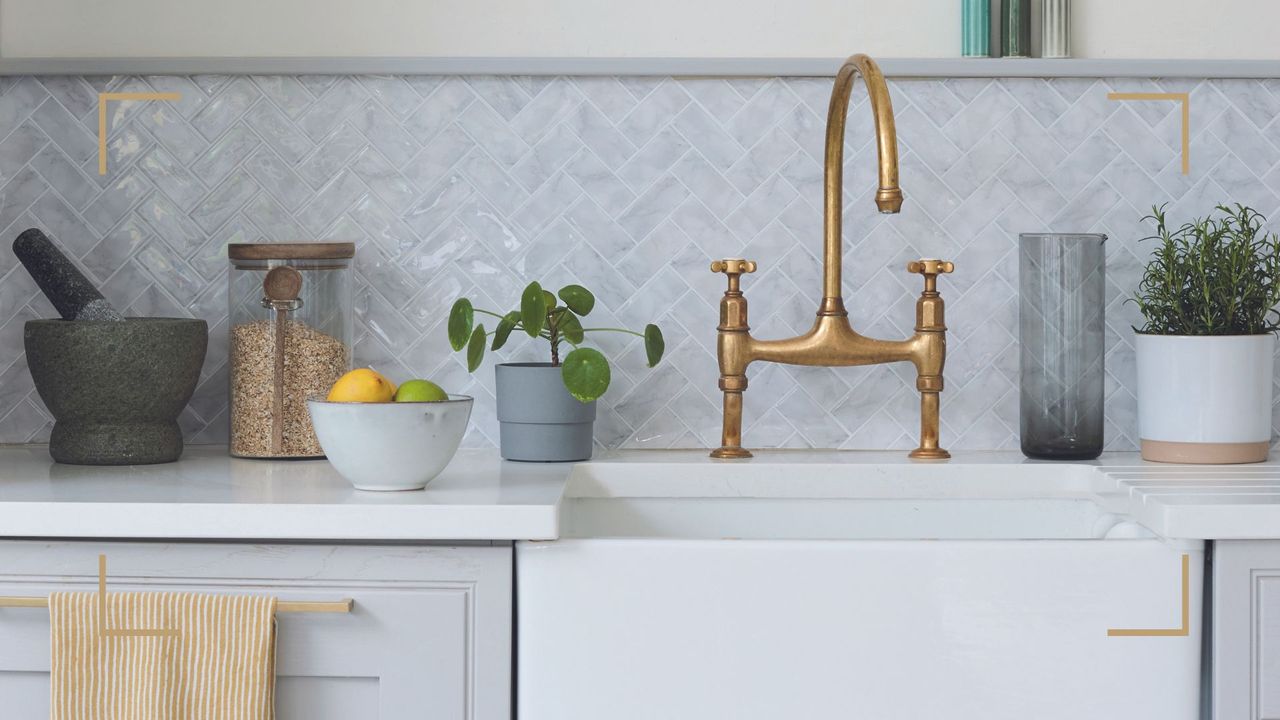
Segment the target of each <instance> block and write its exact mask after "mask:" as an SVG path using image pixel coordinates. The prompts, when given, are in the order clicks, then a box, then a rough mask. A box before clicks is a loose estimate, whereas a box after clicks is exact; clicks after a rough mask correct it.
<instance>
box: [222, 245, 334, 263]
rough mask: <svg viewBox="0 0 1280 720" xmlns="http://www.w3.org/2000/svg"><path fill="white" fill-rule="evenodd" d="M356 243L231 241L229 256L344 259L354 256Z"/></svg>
mask: <svg viewBox="0 0 1280 720" xmlns="http://www.w3.org/2000/svg"><path fill="white" fill-rule="evenodd" d="M355 254H356V244H355V243H349V242H312V243H306V242H302V243H231V244H230V245H227V257H228V258H230V259H232V260H344V259H347V258H351V257H354V256H355Z"/></svg>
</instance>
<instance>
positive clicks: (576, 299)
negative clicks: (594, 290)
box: [560, 285, 596, 317]
mask: <svg viewBox="0 0 1280 720" xmlns="http://www.w3.org/2000/svg"><path fill="white" fill-rule="evenodd" d="M560 299H561V300H563V301H564V304H565V305H566V306H568V308H569V309H570V310H572V311H574V312H576V313H578V314H579V315H582V316H584V317H585V316H586V315H588V314H590V312H591V309H592V308H594V307H595V306H596V296H595V295H592V294H591V291H590V290H588V289H586V288H584V287H582V286H581V285H565V286H564V287H562V288H560Z"/></svg>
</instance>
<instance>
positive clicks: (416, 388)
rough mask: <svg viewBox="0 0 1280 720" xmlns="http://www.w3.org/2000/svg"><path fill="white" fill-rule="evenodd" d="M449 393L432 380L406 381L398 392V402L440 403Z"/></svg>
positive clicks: (447, 397)
mask: <svg viewBox="0 0 1280 720" xmlns="http://www.w3.org/2000/svg"><path fill="white" fill-rule="evenodd" d="M448 399H449V393H447V392H445V391H444V390H443V389H442V388H441V387H440V386H439V385H437V384H435V383H433V382H431V381H430V380H406V381H404V382H403V383H401V384H400V389H399V390H396V402H440V401H441V400H448Z"/></svg>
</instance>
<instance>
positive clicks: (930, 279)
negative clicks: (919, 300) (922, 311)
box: [907, 259, 956, 293]
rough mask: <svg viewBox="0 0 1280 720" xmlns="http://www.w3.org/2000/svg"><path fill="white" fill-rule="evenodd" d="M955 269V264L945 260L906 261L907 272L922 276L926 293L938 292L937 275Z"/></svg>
mask: <svg viewBox="0 0 1280 720" xmlns="http://www.w3.org/2000/svg"><path fill="white" fill-rule="evenodd" d="M955 269H956V266H955V265H954V264H952V263H951V262H950V261H947V260H930V259H925V260H912V261H911V262H909V263H907V272H911V273H918V274H920V275H923V276H924V291H925V292H926V293H936V292H938V276H939V275H942V274H943V273H949V272H952V271H953V270H955Z"/></svg>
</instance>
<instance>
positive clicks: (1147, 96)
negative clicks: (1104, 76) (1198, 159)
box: [1107, 92, 1191, 175]
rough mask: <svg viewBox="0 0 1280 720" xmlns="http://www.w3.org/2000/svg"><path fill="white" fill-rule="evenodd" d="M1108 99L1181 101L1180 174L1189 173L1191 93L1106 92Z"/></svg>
mask: <svg viewBox="0 0 1280 720" xmlns="http://www.w3.org/2000/svg"><path fill="white" fill-rule="evenodd" d="M1107 99H1108V100H1177V101H1178V102H1180V103H1182V174H1183V175H1190V174H1191V93H1184V92H1180V93H1147V92H1131V93H1123V92H1113V93H1107Z"/></svg>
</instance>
